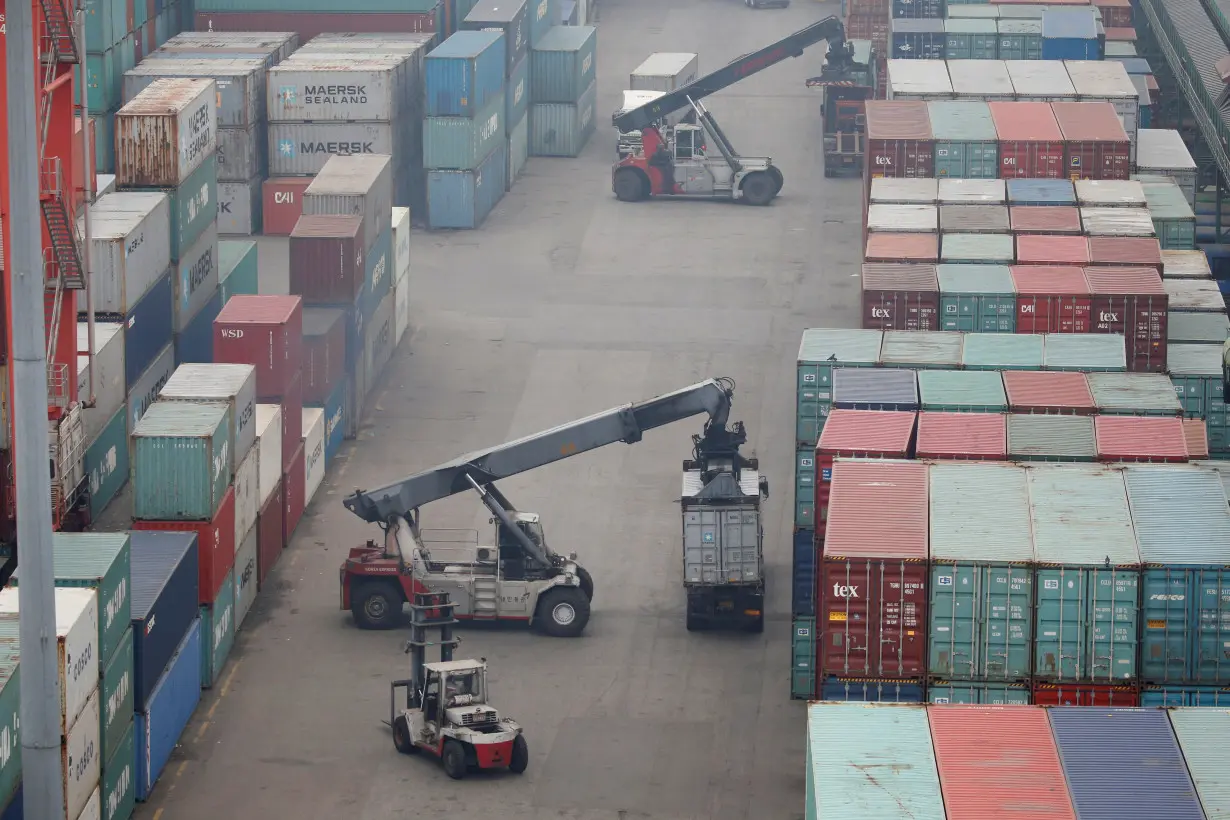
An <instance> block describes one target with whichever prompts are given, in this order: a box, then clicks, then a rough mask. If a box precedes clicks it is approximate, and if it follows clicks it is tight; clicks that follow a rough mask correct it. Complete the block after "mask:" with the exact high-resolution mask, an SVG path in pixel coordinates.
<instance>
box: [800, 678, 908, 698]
mask: <svg viewBox="0 0 1230 820" xmlns="http://www.w3.org/2000/svg"><path fill="white" fill-rule="evenodd" d="M819 688H820V692H819V698H820V700H826V701H843V702H857V703H923V702H924V697H923V692H924V686H923V684H922V683H920V682H918V681H914V680H909V679H906V678H856V677H842V676H837V675H831V676H829V677H827V678H824V679H823V681H821V682H820V687H819Z"/></svg>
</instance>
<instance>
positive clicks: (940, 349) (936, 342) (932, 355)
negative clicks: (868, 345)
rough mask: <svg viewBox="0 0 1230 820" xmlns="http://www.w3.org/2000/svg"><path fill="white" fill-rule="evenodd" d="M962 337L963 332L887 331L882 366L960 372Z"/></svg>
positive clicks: (881, 359)
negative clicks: (956, 370) (958, 368)
mask: <svg viewBox="0 0 1230 820" xmlns="http://www.w3.org/2000/svg"><path fill="white" fill-rule="evenodd" d="M962 338H963V337H962V336H961V334H960V333H943V332H933V333H918V332H913V331H906V330H889V331H885V333H884V344H883V346H882V348H881V353H880V363H881V364H883V365H884V366H885V367H911V368H913V367H917V368H925V369H927V370H949V369H956V368H957V367H960V366H961V342H962Z"/></svg>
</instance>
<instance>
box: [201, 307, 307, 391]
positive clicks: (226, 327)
mask: <svg viewBox="0 0 1230 820" xmlns="http://www.w3.org/2000/svg"><path fill="white" fill-rule="evenodd" d="M214 361H215V362H231V363H234V364H251V365H255V366H256V400H257V401H260V402H276V401H277V400H278V399H279V398H281V397H282V396H283V395H285V394H286V391H287V389H288V388H290V386H291V382H292V381H293V380H294V378H295V377H296V376H298V375H299V371H300V370H301V369H302V368H303V300H302V299H300V298H299V297H298V296H250V295H246V294H243V295H238V296H232V297H231V300H230V301H229V302H227V303H226V305H225V306H224V307H223V308H222V312H221V313H219V314H218V318H216V319H214Z"/></svg>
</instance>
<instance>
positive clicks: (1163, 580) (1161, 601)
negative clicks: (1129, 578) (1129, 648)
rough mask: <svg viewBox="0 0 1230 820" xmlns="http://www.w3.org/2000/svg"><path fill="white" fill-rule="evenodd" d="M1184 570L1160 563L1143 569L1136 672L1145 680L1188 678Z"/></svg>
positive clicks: (1187, 604)
mask: <svg viewBox="0 0 1230 820" xmlns="http://www.w3.org/2000/svg"><path fill="white" fill-rule="evenodd" d="M1188 581H1189V578H1188V573H1187V572H1186V571H1185V570H1181V569H1171V568H1169V567H1160V568H1157V569H1149V570H1145V574H1144V585H1145V588H1144V595H1143V598H1144V602H1145V611H1144V613H1143V615H1144V619H1145V628H1144V630H1143V631H1142V632H1143V635H1144V644H1143V645H1142V646H1141V648H1140V676H1141V678H1142V679H1143V680H1145V681H1148V682H1149V683H1168V682H1172V681H1173V682H1178V683H1184V682H1189V681H1190V680H1191V675H1192V671H1191V669H1190V664H1189V663H1188V651H1189V648H1190V647H1191V630H1190V626H1189V618H1190V617H1191V608H1190V601H1189V593H1190V590H1189V588H1188V586H1189V584H1188Z"/></svg>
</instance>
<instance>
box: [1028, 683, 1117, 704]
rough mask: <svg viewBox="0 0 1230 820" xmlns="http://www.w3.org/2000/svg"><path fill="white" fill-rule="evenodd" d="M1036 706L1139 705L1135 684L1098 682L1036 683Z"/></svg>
mask: <svg viewBox="0 0 1230 820" xmlns="http://www.w3.org/2000/svg"><path fill="white" fill-rule="evenodd" d="M1033 690H1034V691H1033V697H1034V705H1035V706H1139V705H1140V692H1139V691H1137V689H1136V687H1135V686H1114V685H1111V684H1097V683H1035V684H1034V687H1033Z"/></svg>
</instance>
